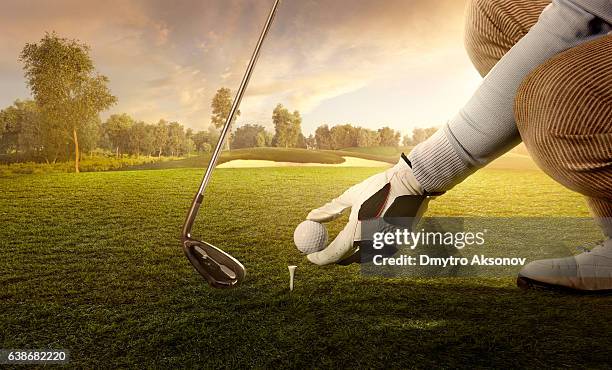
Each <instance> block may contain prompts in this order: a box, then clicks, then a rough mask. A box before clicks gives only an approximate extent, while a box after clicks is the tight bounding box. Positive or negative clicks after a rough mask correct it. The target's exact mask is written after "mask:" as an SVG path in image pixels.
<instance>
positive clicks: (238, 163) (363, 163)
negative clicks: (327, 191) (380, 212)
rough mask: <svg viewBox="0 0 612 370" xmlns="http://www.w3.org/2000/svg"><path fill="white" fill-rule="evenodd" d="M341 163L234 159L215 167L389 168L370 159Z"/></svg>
mask: <svg viewBox="0 0 612 370" xmlns="http://www.w3.org/2000/svg"><path fill="white" fill-rule="evenodd" d="M342 158H344V162H342V163H337V164H333V163H295V162H275V161H264V160H259V159H234V160H233V161H229V162H225V163H222V164H220V165H218V166H217V168H255V167H389V166H391V165H390V164H389V163H387V162H381V161H373V160H370V159H363V158H355V157H342Z"/></svg>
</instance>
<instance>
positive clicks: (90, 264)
mask: <svg viewBox="0 0 612 370" xmlns="http://www.w3.org/2000/svg"><path fill="white" fill-rule="evenodd" d="M308 155H310V152H309V153H308ZM330 160H331V159H330ZM309 161H310V160H309ZM168 163H173V162H168ZM378 171H380V169H377V168H308V167H303V168H257V169H220V170H217V171H216V172H215V176H214V178H213V181H212V183H211V186H210V188H209V190H208V192H207V194H206V201H205V206H204V208H203V210H202V211H201V215H200V218H199V220H198V222H197V223H196V230H195V234H196V235H197V236H201V237H202V239H204V240H206V241H208V242H210V243H212V244H216V245H219V246H220V247H222V248H223V249H225V250H227V251H229V252H230V253H232V254H233V255H234V256H236V257H237V258H238V259H240V260H241V261H242V262H243V263H244V264H245V265H246V268H247V270H248V273H247V280H246V281H245V283H244V284H243V285H241V286H240V287H238V288H236V289H234V290H229V291H220V290H212V289H210V288H209V287H208V286H207V285H206V284H205V283H204V281H203V279H202V278H201V277H199V276H198V275H197V274H196V273H195V272H194V270H193V269H192V268H191V266H190V265H189V263H188V261H187V259H186V258H185V257H184V256H183V252H182V250H181V249H180V245H179V233H180V228H181V224H182V222H183V220H184V216H185V213H186V211H187V208H188V206H189V204H190V201H191V199H192V196H193V194H194V192H195V190H196V188H197V186H198V184H199V180H200V178H201V176H202V170H201V169H168V170H151V171H121V172H99V173H81V174H47V175H19V176H14V177H11V178H4V179H0V190H1V192H0V210H1V211H0V212H1V221H2V222H1V224H2V228H0V240H1V241H0V243H1V246H0V286H1V287H2V289H0V312H1V315H0V344H1V346H0V347H2V348H56V349H59V348H65V349H68V350H70V352H71V357H72V365H74V366H77V367H81V368H98V367H114V368H116V367H121V368H153V367H155V368H171V367H210V368H221V367H233V368H242V367H260V368H270V367H293V368H314V367H318V368H320V367H350V368H358V367H378V368H383V367H384V368H407V367H420V368H430V367H470V368H474V367H497V368H509V367H512V368H516V367H534V368H535V367H568V368H574V367H578V366H580V367H599V368H601V367H606V366H609V364H610V348H611V345H612V340H611V339H610V332H611V331H612V297H603V298H602V297H599V298H598V297H582V296H572V295H563V294H558V293H549V292H544V293H542V292H524V291H520V290H518V289H517V288H516V287H515V285H514V279H513V278H510V277H508V278H462V279H459V278H455V279H451V278H448V279H424V278H418V279H415V278H413V279H407V278H406V279H384V278H369V277H368V278H366V277H362V276H361V275H360V273H359V267H357V266H355V265H353V266H351V267H338V266H328V267H317V266H314V265H311V264H309V263H308V262H307V261H306V259H305V258H304V257H302V256H301V255H300V254H299V253H298V252H297V250H296V249H295V248H294V246H293V243H292V233H293V229H294V227H295V226H296V225H297V224H298V223H299V222H300V221H301V220H302V219H303V218H304V217H305V215H306V214H307V213H308V211H309V210H310V209H311V208H313V207H316V206H319V205H320V204H321V203H323V202H326V201H328V200H329V199H331V198H332V197H334V196H337V195H338V194H339V193H340V192H341V191H343V190H344V189H346V188H347V187H348V186H350V185H352V184H354V183H356V182H358V181H360V180H361V179H364V178H365V177H367V176H369V175H371V174H374V173H376V172H378ZM430 208H431V212H430V215H465V216H469V215H472V216H587V215H588V211H587V209H586V207H585V204H584V201H583V199H582V198H581V197H580V196H578V195H576V194H573V193H571V192H569V191H566V190H564V189H562V188H561V187H560V186H559V185H557V184H555V183H554V182H553V181H552V180H550V179H548V178H547V177H546V176H545V175H544V174H542V173H541V172H538V171H518V170H497V169H486V170H483V171H481V172H479V173H477V174H476V175H475V176H473V177H471V178H470V179H468V180H467V181H466V182H464V183H463V184H461V185H460V186H458V187H457V188H455V189H454V190H452V191H451V192H449V193H448V194H447V195H445V196H443V197H441V198H439V199H438V200H436V201H435V202H433V203H432V205H431V207H430ZM341 227H342V222H341V221H339V222H335V223H333V224H332V225H331V226H330V227H329V231H330V233H331V234H335V233H337V232H338V231H339V230H340V228H341ZM525 247H529V246H525ZM290 264H296V265H298V266H299V267H298V271H297V275H296V290H295V291H294V292H293V293H291V294H290V293H289V292H288V289H287V286H288V271H287V265H290Z"/></svg>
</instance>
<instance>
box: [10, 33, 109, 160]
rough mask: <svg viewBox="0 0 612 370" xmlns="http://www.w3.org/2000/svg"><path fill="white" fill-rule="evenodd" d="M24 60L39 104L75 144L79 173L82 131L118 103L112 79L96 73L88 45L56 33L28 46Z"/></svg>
mask: <svg viewBox="0 0 612 370" xmlns="http://www.w3.org/2000/svg"><path fill="white" fill-rule="evenodd" d="M20 60H21V61H22V62H23V63H24V71H25V77H26V79H27V83H28V86H29V87H30V89H31V90H32V95H33V96H34V99H35V101H36V103H37V104H38V106H39V107H40V108H41V109H42V110H43V111H44V113H45V115H46V117H47V119H48V120H49V121H50V123H51V124H52V125H53V126H56V127H57V128H59V129H60V130H61V131H62V133H63V134H64V135H65V136H68V137H69V138H70V140H71V141H72V143H73V148H74V169H75V172H79V159H80V150H81V148H79V135H78V133H79V131H81V130H82V127H83V126H84V125H86V124H87V123H88V122H90V121H91V120H93V119H95V118H96V117H97V116H98V114H99V113H100V112H101V111H104V110H106V109H108V108H109V107H111V106H112V105H113V104H115V102H116V101H117V99H116V98H115V97H114V96H113V95H112V94H111V93H110V90H109V89H108V86H107V84H108V78H107V77H106V76H102V75H100V74H98V73H96V72H95V68H94V64H93V61H92V60H91V57H90V56H89V47H88V46H87V45H85V44H83V43H80V42H79V41H77V40H69V39H66V38H61V37H59V36H58V35H56V34H55V33H47V34H46V35H45V36H44V37H43V38H42V39H41V40H40V42H39V43H32V44H30V43H28V44H26V45H25V47H24V48H23V50H22V51H21V55H20ZM54 128H55V127H54Z"/></svg>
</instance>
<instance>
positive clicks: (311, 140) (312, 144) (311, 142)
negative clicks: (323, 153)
mask: <svg viewBox="0 0 612 370" xmlns="http://www.w3.org/2000/svg"><path fill="white" fill-rule="evenodd" d="M304 141H305V143H306V149H314V148H316V146H317V141H316V140H315V137H314V135H313V134H310V135H308V137H307V138H306V139H305V140H304Z"/></svg>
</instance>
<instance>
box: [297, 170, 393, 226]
mask: <svg viewBox="0 0 612 370" xmlns="http://www.w3.org/2000/svg"><path fill="white" fill-rule="evenodd" d="M386 183H387V181H386V177H385V175H384V173H380V174H377V175H374V176H371V177H369V178H367V179H366V180H364V181H362V182H360V183H359V184H357V185H354V186H351V187H350V188H348V189H347V190H346V191H345V192H344V193H342V195H340V196H339V197H338V198H336V199H333V200H332V201H331V202H329V203H327V204H325V205H324V206H322V207H319V208H316V209H313V210H312V211H310V213H309V214H308V216H306V219H307V220H311V221H316V222H328V221H332V220H335V219H337V218H338V217H340V216H341V215H342V212H344V211H345V210H346V209H347V208H350V207H352V206H354V205H359V204H357V203H360V199H367V198H368V197H370V196H371V195H372V194H374V193H375V192H377V191H378V190H380V188H382V187H383V186H385V184H386Z"/></svg>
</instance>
